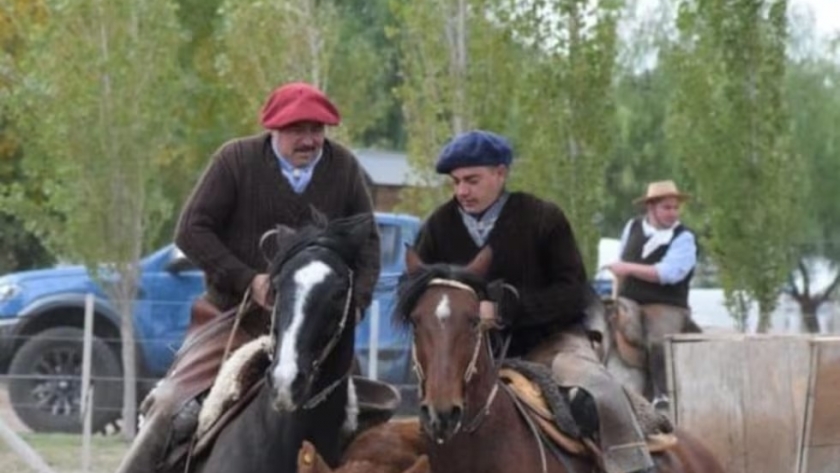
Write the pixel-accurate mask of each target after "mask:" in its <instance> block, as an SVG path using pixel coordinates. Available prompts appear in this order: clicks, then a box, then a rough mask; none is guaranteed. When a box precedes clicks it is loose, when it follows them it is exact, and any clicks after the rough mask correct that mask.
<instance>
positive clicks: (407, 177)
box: [353, 149, 423, 186]
mask: <svg viewBox="0 0 840 473" xmlns="http://www.w3.org/2000/svg"><path fill="white" fill-rule="evenodd" d="M353 152H354V154H355V155H356V157H357V158H359V162H360V163H361V164H362V167H364V168H365V171H367V173H368V174H369V175H370V177H371V179H373V182H374V183H375V184H376V185H380V186H419V185H423V182H422V179H420V177H419V176H418V175H417V173H416V172H415V171H413V170H412V169H411V166H410V165H409V164H408V156H407V155H406V154H405V153H402V152H399V151H388V150H379V149H356V150H353Z"/></svg>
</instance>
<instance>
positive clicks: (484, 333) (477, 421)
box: [411, 278, 504, 433]
mask: <svg viewBox="0 0 840 473" xmlns="http://www.w3.org/2000/svg"><path fill="white" fill-rule="evenodd" d="M428 286H429V287H434V286H443V287H450V288H454V289H459V290H462V291H466V292H468V293H470V294H472V295H473V296H474V297H475V298H476V300H479V301H480V298H479V296H478V293H476V291H475V289H473V288H472V287H470V286H469V285H467V284H464V283H462V282H460V281H456V280H454V279H441V278H435V279H432V280H431V281H429V283H428ZM477 330H478V331H479V334H478V336H477V337H476V342H475V346H474V347H473V351H472V356H471V358H470V362H469V364H468V365H467V368H466V369H465V370H464V375H463V377H462V378H463V380H464V385H465V386H466V385H468V384H469V383H470V380H472V378H473V376H474V375H475V374H476V372H477V371H478V368H477V365H478V355H479V353H480V351H481V345H482V342H483V343H484V345H485V347H486V348H487V353H488V354H489V355H490V358H491V359H492V358H493V353H492V350H491V348H490V335H489V333H488V329H487V328H484V326H482V324H479V326H478V327H477ZM415 340H416V337H412V341H411V360H412V365H413V367H414V372H415V374H416V375H417V385H418V390H419V394H420V397H421V398H422V397H423V395H424V389H423V386H424V385H425V383H426V376H425V373H424V372H423V366H422V365H421V364H420V362H419V360H418V359H417V342H416V341H415ZM503 358H504V355H502V356H501V357H500V358H499V360H497V362H496V363H495V369H496V371H497V372H498V370H499V367H500V366H501V362H502V359H503ZM499 383H500V381H498V380H497V381H496V382H495V383H494V384H493V389H492V390H491V391H490V394H489V395H488V396H487V399H486V400H485V401H484V406H483V407H482V408H481V409H480V410H479V411H478V412H476V413H475V415H474V416H473V418H472V419H471V420H470V421H469V422H467V423H466V427H464V429H463V430H464V431H465V432H468V433H469V432H474V431H475V430H476V429H478V427H479V426H480V425H481V423H482V422H483V421H484V419H485V418H486V417H487V416H488V415H489V413H490V407H491V406H492V405H493V401H494V400H495V399H496V394H497V393H498V391H499ZM466 408H467V405H466V399H465V400H464V411H465V412H466Z"/></svg>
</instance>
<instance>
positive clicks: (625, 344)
mask: <svg viewBox="0 0 840 473" xmlns="http://www.w3.org/2000/svg"><path fill="white" fill-rule="evenodd" d="M607 310H608V313H607V324H608V327H609V328H608V330H610V332H611V335H612V340H614V342H615V343H614V346H615V349H616V351H617V352H618V354H619V356H620V357H621V359H622V360H624V362H625V363H627V364H628V365H630V366H633V367H636V368H642V369H645V368H646V367H647V350H646V349H645V332H644V325H643V322H642V308H641V306H640V305H639V304H638V303H636V302H634V301H632V300H630V299H627V298H625V297H619V298H617V299H614V300H612V301H609V302H607Z"/></svg>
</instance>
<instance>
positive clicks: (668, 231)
mask: <svg viewBox="0 0 840 473" xmlns="http://www.w3.org/2000/svg"><path fill="white" fill-rule="evenodd" d="M679 224H680V222H679V221H677V222H674V224H673V225H671V227H669V228H661V229H660V228H656V227H654V226H653V225H651V224H650V223H648V221H647V217H645V218H643V219H642V231H643V232H644V234H645V236H646V237H648V240H647V241H646V242H645V246H643V247H642V258H647V257H648V256H649V255H650V254H651V253H653V252H654V251H656V249H657V248H659V247H660V246H665V245H667V244H669V243H671V240H672V239H673V238H674V229H675V228H677V226H678V225H679Z"/></svg>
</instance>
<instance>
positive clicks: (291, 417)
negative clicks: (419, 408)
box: [141, 212, 373, 473]
mask: <svg viewBox="0 0 840 473" xmlns="http://www.w3.org/2000/svg"><path fill="white" fill-rule="evenodd" d="M313 214H315V215H314V220H315V222H314V224H312V225H310V226H307V227H304V228H302V229H300V230H299V231H294V230H292V229H290V228H288V227H284V226H280V227H278V228H277V230H276V231H273V232H272V233H271V234H269V235H268V236H267V237H264V241H263V242H262V243H263V246H273V249H274V251H273V255H272V256H271V258H270V259H271V265H270V268H269V276H270V281H271V286H272V288H273V291H274V295H275V297H274V301H273V306H272V310H271V315H270V318H268V317H267V318H266V320H267V325H268V326H266V327H265V329H268V335H267V336H265V337H261V338H258V339H256V340H254V341H253V342H250V343H249V344H247V345H245V346H243V347H242V348H240V349H239V350H237V351H236V352H235V353H234V354H233V355H232V356H231V357H230V358H229V359H228V360H227V361H226V365H225V366H223V367H222V369H221V371H220V373H219V376H218V378H217V379H216V384H215V385H214V386H213V389H211V391H210V393H209V394H208V395H207V398H206V399H205V401H204V406H203V407H202V415H201V416H199V431H201V430H202V429H201V425H202V418H203V416H204V414H205V413H206V411H207V409H208V408H209V406H212V405H217V404H218V403H219V402H222V403H223V404H224V401H225V399H224V396H222V399H217V398H216V397H214V396H215V394H214V392H216V390H217V387H219V386H223V384H224V383H225V382H229V381H231V380H230V379H226V375H225V373H226V368H227V367H228V366H231V365H230V364H229V363H230V362H231V361H233V360H234V359H236V358H237V355H238V354H239V353H241V352H242V350H243V349H245V348H246V347H248V346H255V345H254V344H258V348H257V349H255V350H254V352H255V353H256V354H255V356H252V358H254V359H256V362H253V361H252V362H250V363H249V364H247V366H248V368H250V371H251V374H250V379H251V381H252V382H250V383H248V384H247V385H246V386H245V387H244V388H243V390H244V391H247V392H248V393H250V394H251V400H250V401H249V402H248V403H247V405H246V406H244V407H243V408H242V410H241V412H240V413H239V414H238V415H236V417H234V418H232V419H231V420H229V422H228V423H227V425H225V426H224V427H223V428H222V429H221V430H220V431H219V432H218V435H217V436H216V437H215V439H214V440H212V441H211V442H208V443H207V445H206V446H204V447H202V448H200V449H199V451H198V452H197V454H196V455H193V456H192V457H191V458H190V459H189V460H188V461H189V464H187V465H185V464H184V463H183V462H180V464H177V465H175V466H174V467H173V468H172V469H171V470H169V471H172V472H184V471H190V472H202V473H229V472H234V471H242V472H246V471H247V472H249V473H259V472H266V473H268V472H272V473H293V472H296V471H297V460H298V452H299V450H300V448H301V446H302V445H303V442H304V441H305V440H306V441H308V442H311V444H313V445H315V446H316V447H317V449H318V451H319V452H320V453H321V455H323V457H324V459H325V460H326V461H327V463H329V464H330V465H332V466H336V465H337V463H338V461H339V458H340V456H341V451H342V447H343V442H344V441H345V440H346V435H345V433H346V434H349V433H351V432H352V431H353V430H354V429H355V428H356V422H357V414H358V405H357V402H356V396H355V391H354V384H353V383H352V381H351V371H352V367H353V359H354V343H355V324H356V302H355V299H354V279H353V275H354V271H355V270H356V267H355V266H356V263H355V262H356V259H357V255H358V253H359V250H360V248H361V247H362V245H363V244H364V242H365V240H366V238H367V237H368V235H369V232H370V228H371V225H373V220H372V217H371V216H370V215H358V216H354V217H349V218H344V219H337V220H333V221H330V222H326V221H325V219H324V217H323V216H321V215H320V214H318V213H317V212H313ZM267 238H268V239H267ZM266 243H274V245H267V244H266ZM254 315H256V314H252V313H248V314H245V316H246V317H251V316H254ZM199 330H201V329H199ZM233 374H234V376H233V377H234V378H235V377H236V376H237V375H238V373H236V372H234V373H233ZM249 386H250V388H249ZM254 391H256V394H253V393H254ZM219 392H225V390H224V389H219ZM240 394H241V393H240ZM241 396H244V395H242V394H241ZM211 399H213V400H212V401H211ZM223 410H224V409H220V411H223ZM143 434H144V433H143V432H142V429H141V435H143ZM145 435H161V436H166V435H170V434H169V433H167V432H147V433H145ZM197 443H198V444H201V443H202V440H201V438H200V437H199V440H198V442H197ZM185 466H186V468H185ZM154 470H155V465H149V466H148V470H147V471H154Z"/></svg>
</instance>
